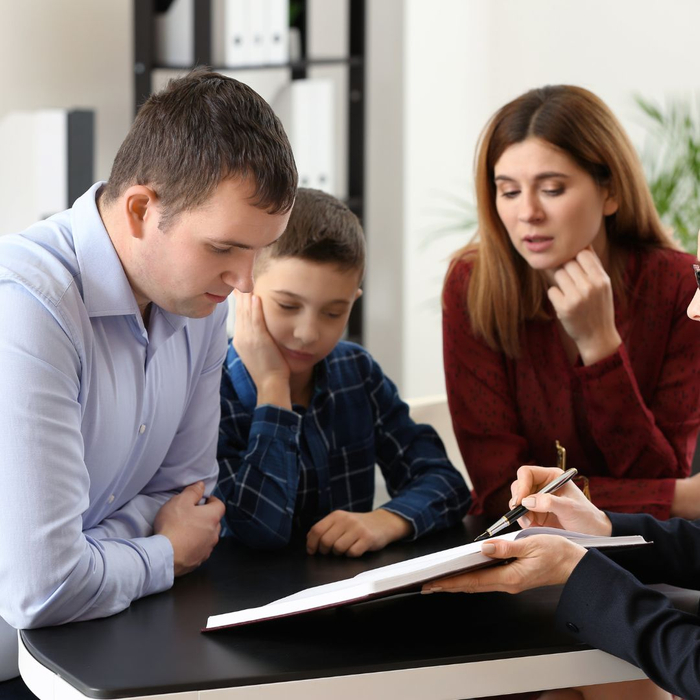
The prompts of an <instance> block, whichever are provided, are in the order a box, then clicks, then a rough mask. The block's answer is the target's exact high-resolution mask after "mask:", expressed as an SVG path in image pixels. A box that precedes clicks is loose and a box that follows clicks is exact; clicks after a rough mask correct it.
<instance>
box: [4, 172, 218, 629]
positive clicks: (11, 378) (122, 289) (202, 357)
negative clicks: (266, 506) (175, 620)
mask: <svg viewBox="0 0 700 700" xmlns="http://www.w3.org/2000/svg"><path fill="white" fill-rule="evenodd" d="M100 184H101V183H98V184H96V185H94V186H93V187H92V188H91V189H90V190H89V191H88V192H87V193H86V194H85V195H83V196H82V197H81V198H80V199H78V200H77V201H76V202H75V205H74V206H73V208H72V209H70V210H68V211H65V212H63V213H61V214H57V215H55V216H53V217H51V218H50V219H48V220H47V221H42V222H40V223H38V224H35V225H34V226H32V227H30V228H29V229H27V230H26V231H24V232H23V233H21V234H13V235H8V236H3V237H2V238H0V430H1V431H2V439H1V440H0V616H2V617H3V618H4V619H5V620H7V621H8V622H9V623H10V624H11V625H13V626H14V627H18V628H24V627H39V626H43V625H54V624H59V623H63V622H68V621H71V620H86V619H90V618H95V617H103V616H106V615H111V614H112V613H116V612H118V611H120V610H123V609H124V608H126V607H127V606H128V605H129V603H131V601H132V600H134V599H136V598H140V597H141V596H145V595H148V594H150V593H156V592H158V591H162V590H165V589H167V588H168V587H170V586H171V585H172V582H173V550H172V547H171V545H170V542H169V540H168V539H167V538H166V537H163V536H161V535H153V521H154V518H155V515H156V513H157V512H158V510H159V508H160V507H161V506H162V505H163V503H165V502H166V501H167V500H168V499H169V498H170V497H172V495H173V494H175V493H176V492H177V491H179V490H181V489H182V488H183V487H184V486H186V485H188V484H191V483H194V482H196V481H198V480H204V481H205V483H206V492H207V493H210V492H211V490H212V489H213V487H214V484H215V482H216V476H217V473H218V466H217V462H216V441H217V435H218V427H219V382H220V378H221V367H222V363H223V359H224V356H225V354H226V332H225V320H226V304H222V305H220V306H219V307H217V310H216V311H215V312H214V313H213V314H212V315H211V316H209V317H207V318H203V319H188V318H184V317H182V316H176V315H174V314H170V313H167V312H165V311H163V310H162V309H160V308H158V307H156V306H155V305H154V308H153V309H152V311H151V317H150V324H149V329H148V331H147V330H146V329H145V328H144V325H143V321H142V319H141V314H140V313H139V309H138V306H137V304H136V300H135V298H134V295H133V292H132V290H131V288H130V286H129V283H128V281H127V278H126V275H125V274H124V270H123V268H122V266H121V263H120V261H119V258H118V257H117V254H116V251H115V250H114V247H113V246H112V242H111V240H110V238H109V236H108V234H107V231H106V230H105V228H104V225H103V223H102V220H101V218H100V215H99V213H98V210H97V206H96V203H95V196H96V194H97V191H98V189H99V186H100Z"/></svg>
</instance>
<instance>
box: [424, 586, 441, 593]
mask: <svg viewBox="0 0 700 700" xmlns="http://www.w3.org/2000/svg"><path fill="white" fill-rule="evenodd" d="M441 590H442V588H441V587H440V586H433V587H432V588H426V589H425V590H424V591H421V593H424V594H425V595H428V593H439V592H440V591H441Z"/></svg>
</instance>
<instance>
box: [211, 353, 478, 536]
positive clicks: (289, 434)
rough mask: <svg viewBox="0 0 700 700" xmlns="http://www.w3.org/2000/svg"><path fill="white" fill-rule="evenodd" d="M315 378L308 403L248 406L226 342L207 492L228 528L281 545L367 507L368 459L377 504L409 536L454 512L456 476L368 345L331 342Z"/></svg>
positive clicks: (459, 500) (459, 485)
mask: <svg viewBox="0 0 700 700" xmlns="http://www.w3.org/2000/svg"><path fill="white" fill-rule="evenodd" d="M314 382H315V388H314V393H313V397H312V399H311V402H310V404H309V407H308V409H305V408H303V407H302V406H294V410H293V411H289V410H286V409H283V408H279V407H277V406H271V405H264V406H259V407H256V402H257V392H256V389H255V384H254V383H253V381H252V379H251V378H250V375H249V374H248V371H247V370H246V368H245V366H244V364H243V362H242V361H241V359H240V358H239V357H238V353H236V350H235V349H234V347H233V345H232V344H230V345H229V349H228V355H227V358H226V362H225V364H224V372H223V377H222V383H221V425H220V429H219V450H218V459H219V483H218V485H217V489H216V492H215V493H216V495H217V496H218V497H219V498H221V500H222V501H223V502H224V503H225V504H226V516H225V524H226V527H225V533H226V534H231V535H233V536H234V537H235V538H236V539H238V540H239V541H241V542H243V543H245V544H247V545H249V546H251V547H256V548H274V547H281V546H283V545H285V544H287V542H289V539H290V537H291V535H292V532H293V530H295V529H302V530H303V531H304V532H305V531H307V530H308V529H309V528H310V527H311V526H312V525H313V524H314V523H315V522H317V521H318V520H320V519H321V518H323V517H325V516H326V515H328V514H329V513H330V512H331V511H334V510H347V511H356V512H367V511H370V510H372V503H373V499H374V475H375V464H378V465H379V467H380V469H381V471H382V473H383V475H384V479H385V480H386V484H387V490H388V492H389V494H390V496H391V500H389V501H388V502H387V503H386V504H384V505H382V506H381V507H382V508H385V509H386V510H388V511H391V512H392V513H396V514H397V515H400V516H402V517H403V518H405V519H406V520H408V521H409V522H410V523H411V525H412V526H413V538H415V537H419V536H420V535H423V534H425V533H426V532H430V531H434V530H438V529H440V528H444V527H448V526H450V525H453V524H455V523H457V522H459V521H460V520H461V519H462V517H463V516H464V514H465V513H466V511H467V509H468V507H469V505H470V494H469V490H468V488H467V485H466V483H465V482H464V479H463V478H462V475H461V474H460V473H459V472H458V471H457V470H456V469H455V468H454V467H453V466H452V464H451V463H450V462H449V460H448V459H447V456H446V455H445V450H444V448H443V445H442V442H441V441H440V438H439V437H438V436H437V433H436V432H435V430H433V428H431V427H430V426H428V425H419V424H416V423H414V422H413V420H411V418H410V417H409V415H408V406H407V405H406V404H405V403H404V402H403V401H401V399H400V398H399V395H398V391H397V389H396V386H395V385H394V384H393V383H392V382H391V380H390V379H388V378H387V377H385V376H384V373H383V372H382V370H381V368H380V367H379V365H378V364H377V363H376V362H375V361H374V360H373V359H372V357H371V356H370V355H369V353H368V352H367V351H366V350H364V349H363V348H362V347H360V346H359V345H355V344H353V343H347V342H341V343H339V344H338V346H337V347H336V348H335V349H334V350H333V352H332V353H331V354H330V355H329V356H328V357H327V358H326V359H325V360H323V361H322V362H319V363H318V364H317V365H316V368H315V370H314Z"/></svg>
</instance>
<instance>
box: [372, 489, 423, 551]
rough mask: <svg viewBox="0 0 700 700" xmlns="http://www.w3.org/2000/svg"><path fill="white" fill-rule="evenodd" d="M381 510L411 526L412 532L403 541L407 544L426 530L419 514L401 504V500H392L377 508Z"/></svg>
mask: <svg viewBox="0 0 700 700" xmlns="http://www.w3.org/2000/svg"><path fill="white" fill-rule="evenodd" d="M379 507H380V508H381V509H382V510H386V511H388V512H389V513H393V514H394V515H398V516H400V517H402V518H403V519H404V520H407V521H408V523H409V524H410V525H411V528H412V530H413V532H411V533H410V534H408V535H407V536H406V537H405V538H404V539H405V540H406V541H407V542H412V541H413V540H415V539H417V538H418V537H420V536H421V535H422V534H423V533H424V532H426V530H427V524H426V523H425V522H424V518H422V517H421V513H420V512H416V509H415V508H413V507H411V506H410V505H408V504H406V503H402V502H401V499H394V500H391V501H389V502H387V503H384V504H383V505H381V506H379Z"/></svg>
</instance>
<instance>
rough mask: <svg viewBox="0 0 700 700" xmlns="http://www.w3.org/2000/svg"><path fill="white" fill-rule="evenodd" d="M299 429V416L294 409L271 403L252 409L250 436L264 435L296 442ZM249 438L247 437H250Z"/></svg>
mask: <svg viewBox="0 0 700 700" xmlns="http://www.w3.org/2000/svg"><path fill="white" fill-rule="evenodd" d="M300 430H301V416H300V415H299V414H298V413H295V412H294V411H290V410H289V409H287V408H281V407H280V406H273V405H272V404H263V405H262V406H257V407H256V409H255V411H253V420H252V422H251V425H250V434H249V435H250V438H253V437H255V436H256V435H265V436H267V437H271V438H275V439H277V440H285V441H287V442H289V443H296V442H297V440H298V439H299V431H300ZM250 438H249V439H250Z"/></svg>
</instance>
